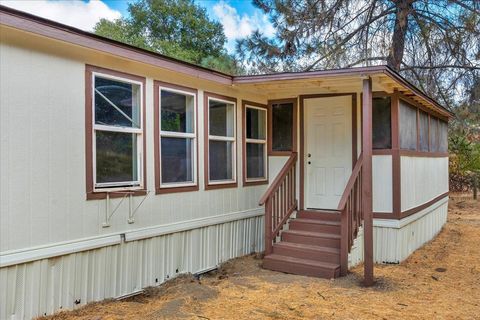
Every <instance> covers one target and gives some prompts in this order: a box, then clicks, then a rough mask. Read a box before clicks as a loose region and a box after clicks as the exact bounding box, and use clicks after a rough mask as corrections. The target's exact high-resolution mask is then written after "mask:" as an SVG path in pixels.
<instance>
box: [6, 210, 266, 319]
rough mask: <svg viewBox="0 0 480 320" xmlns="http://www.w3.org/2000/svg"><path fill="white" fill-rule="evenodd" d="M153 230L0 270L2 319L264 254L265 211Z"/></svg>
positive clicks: (112, 294) (43, 312)
mask: <svg viewBox="0 0 480 320" xmlns="http://www.w3.org/2000/svg"><path fill="white" fill-rule="evenodd" d="M157 231H158V230H157ZM157 231H155V230H154V229H152V230H150V231H149V232H150V233H149V232H144V233H139V232H137V233H132V234H131V235H130V237H128V236H127V234H124V235H121V238H122V239H121V241H119V243H117V244H113V245H112V244H108V243H106V245H105V246H101V247H97V248H93V249H88V250H83V251H79V252H73V253H69V254H63V255H58V256H53V257H47V258H41V259H38V260H34V261H29V262H25V263H18V264H10V265H9V266H5V267H2V268H0V319H11V320H13V319H31V318H33V317H36V316H42V315H49V314H52V313H54V312H56V311H59V310H62V309H74V308H76V307H79V306H81V305H85V304H86V303H88V302H92V301H99V300H103V299H107V298H118V297H122V296H127V295H131V294H134V293H136V292H139V291H141V290H142V289H143V288H145V287H149V286H155V285H159V284H161V283H163V282H164V281H166V280H168V279H171V278H174V277H175V276H177V275H179V274H182V273H188V272H190V273H201V272H204V271H208V270H211V269H214V268H215V267H217V266H218V265H219V264H220V263H222V262H224V261H226V260H229V259H232V258H235V257H239V256H243V255H246V254H249V253H252V252H260V251H262V250H263V233H264V219H263V212H257V213H252V214H249V215H247V217H246V218H243V219H238V220H231V221H226V222H225V221H224V222H223V223H222V222H220V221H216V224H211V225H208V226H200V227H196V228H193V225H192V228H191V229H188V230H180V231H175V232H171V233H165V232H161V233H160V234H159V235H158V232H157ZM160 231H162V230H160ZM172 231H173V230H172ZM155 232H157V235H155ZM148 234H151V235H150V237H145V236H147V235H148ZM5 261H6V260H5Z"/></svg>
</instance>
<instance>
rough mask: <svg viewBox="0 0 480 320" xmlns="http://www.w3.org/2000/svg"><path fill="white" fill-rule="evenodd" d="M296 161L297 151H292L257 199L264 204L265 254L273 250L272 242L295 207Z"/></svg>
mask: <svg viewBox="0 0 480 320" xmlns="http://www.w3.org/2000/svg"><path fill="white" fill-rule="evenodd" d="M296 163H297V153H296V152H292V154H291V155H290V158H288V160H287V162H286V163H285V165H284V166H283V168H282V170H280V172H279V173H278V174H277V176H276V177H275V179H274V180H273V182H272V184H271V185H270V187H268V189H267V191H265V194H264V195H263V196H262V198H261V199H260V201H259V204H260V205H265V255H268V254H270V253H272V252H273V243H274V242H275V241H276V238H277V236H278V235H279V233H280V231H281V230H282V228H283V226H284V225H285V223H287V221H288V219H289V218H290V216H291V215H292V213H293V212H294V211H295V210H296V209H297V198H296V195H297V188H296V183H297V178H296Z"/></svg>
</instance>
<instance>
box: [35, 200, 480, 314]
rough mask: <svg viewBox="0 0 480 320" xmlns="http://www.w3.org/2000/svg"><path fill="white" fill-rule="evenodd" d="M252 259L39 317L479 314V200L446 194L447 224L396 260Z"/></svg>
mask: <svg viewBox="0 0 480 320" xmlns="http://www.w3.org/2000/svg"><path fill="white" fill-rule="evenodd" d="M260 264H261V260H259V259H257V258H256V257H255V256H249V257H243V258H239V259H236V260H233V261H230V262H228V263H226V264H224V265H223V266H222V267H221V268H220V269H219V270H218V271H216V272H212V273H210V274H207V275H205V276H203V277H201V279H200V280H196V279H194V278H193V277H190V276H182V277H179V278H177V279H174V280H172V281H170V282H168V283H165V284H163V285H162V286H160V287H158V288H156V289H150V290H147V291H146V293H145V294H143V295H140V296H137V297H134V298H131V299H128V300H124V301H105V302H102V303H94V304H89V305H87V306H85V307H83V308H80V309H78V310H75V311H71V312H61V313H59V314H56V315H54V316H50V317H46V318H42V319H44V320H46V319H49V320H60V319H62V320H66V319H68V320H70V319H85V320H86V319H89V320H90V319H99V320H100V319H102V320H107V319H397V318H401V319H480V201H479V202H474V201H472V200H468V198H466V197H458V198H457V197H455V196H454V197H453V200H452V201H451V203H450V211H449V218H448V223H447V224H446V226H445V227H444V229H443V230H442V232H441V233H440V234H439V235H438V236H437V237H436V238H435V239H434V240H433V241H432V242H431V243H429V244H427V245H425V246H424V247H423V248H421V249H419V250H417V251H416V252H415V253H414V254H413V255H412V256H410V258H409V259H408V260H407V261H404V262H403V263H401V264H399V265H377V266H376V267H375V275H376V279H377V283H376V285H375V286H374V287H371V288H364V287H362V286H361V276H362V268H361V267H357V268H355V269H354V270H352V272H351V273H350V274H349V275H348V276H347V277H344V278H340V279H337V280H325V279H316V278H308V277H302V276H295V275H287V274H283V273H277V272H272V271H267V270H263V269H261V268H260Z"/></svg>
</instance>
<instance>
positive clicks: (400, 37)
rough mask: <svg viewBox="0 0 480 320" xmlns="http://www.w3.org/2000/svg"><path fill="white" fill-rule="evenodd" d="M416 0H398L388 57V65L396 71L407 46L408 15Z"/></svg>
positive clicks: (398, 69)
mask: <svg viewBox="0 0 480 320" xmlns="http://www.w3.org/2000/svg"><path fill="white" fill-rule="evenodd" d="M413 1H414V0H396V1H394V2H395V5H396V10H395V15H396V18H395V27H394V28H393V36H392V44H391V47H390V52H389V54H388V57H387V65H388V66H389V67H391V68H393V69H394V70H396V71H400V66H401V63H402V60H403V51H404V48H405V37H406V35H407V29H408V16H409V15H410V12H411V9H412V3H413Z"/></svg>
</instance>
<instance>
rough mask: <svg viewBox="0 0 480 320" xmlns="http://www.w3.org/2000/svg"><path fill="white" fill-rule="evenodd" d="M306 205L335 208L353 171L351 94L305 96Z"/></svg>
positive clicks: (309, 207) (311, 207) (310, 207)
mask: <svg viewBox="0 0 480 320" xmlns="http://www.w3.org/2000/svg"><path fill="white" fill-rule="evenodd" d="M304 108H305V109H304V110H305V111H304V116H305V119H304V124H305V128H304V130H305V132H304V134H305V150H304V159H305V163H304V166H305V170H304V172H305V179H304V181H305V207H306V208H307V209H337V206H338V203H339V201H340V198H341V196H342V193H343V190H344V188H345V185H346V184H347V181H348V179H349V177H350V173H351V172H352V96H351V95H346V96H335V97H325V98H312V99H306V100H305V102H304Z"/></svg>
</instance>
